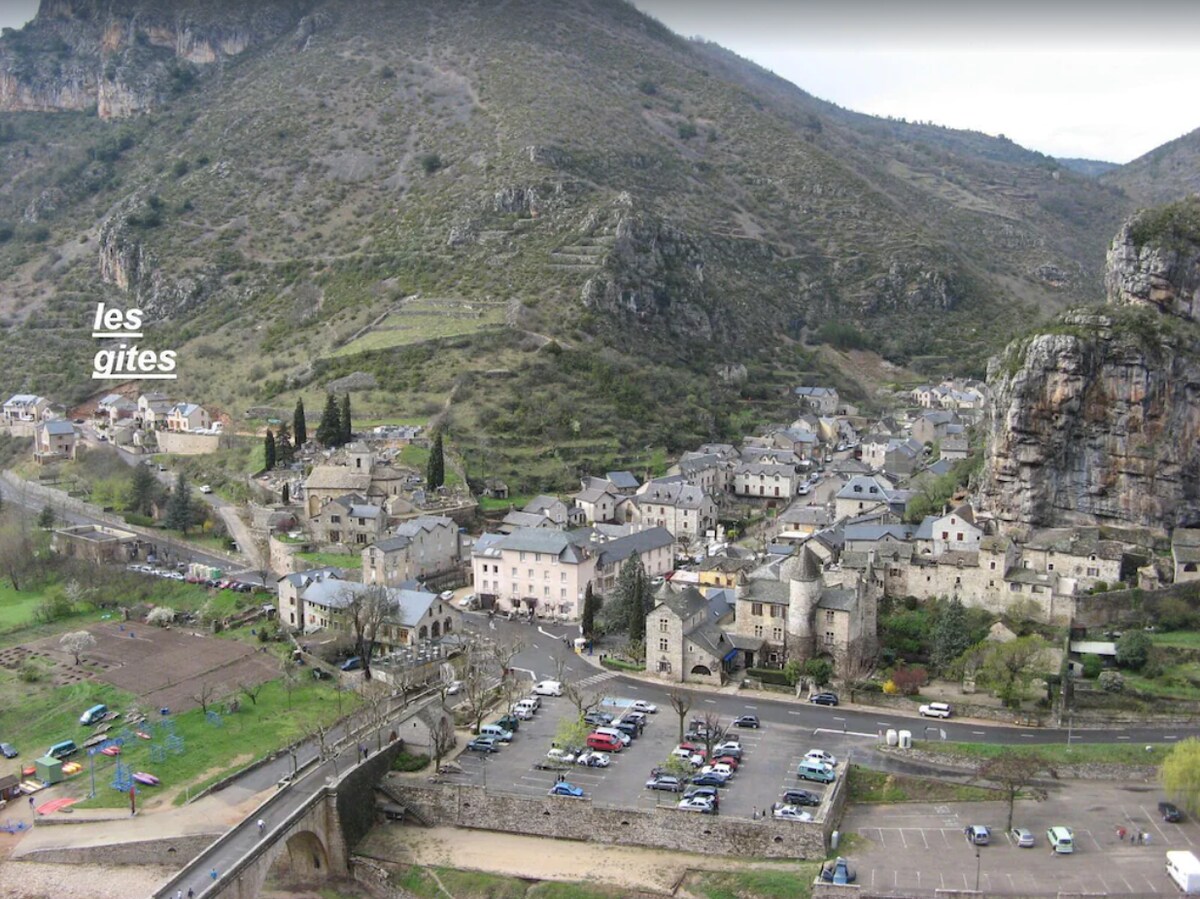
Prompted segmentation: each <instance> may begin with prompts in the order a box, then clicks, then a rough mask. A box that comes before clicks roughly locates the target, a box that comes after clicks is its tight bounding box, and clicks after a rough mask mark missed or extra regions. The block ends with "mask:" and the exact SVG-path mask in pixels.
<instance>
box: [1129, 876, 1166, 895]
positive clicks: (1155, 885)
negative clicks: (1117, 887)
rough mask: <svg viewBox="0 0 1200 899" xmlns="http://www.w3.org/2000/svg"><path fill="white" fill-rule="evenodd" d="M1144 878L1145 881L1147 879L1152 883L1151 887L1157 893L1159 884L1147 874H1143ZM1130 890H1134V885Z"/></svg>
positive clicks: (1147, 881)
mask: <svg viewBox="0 0 1200 899" xmlns="http://www.w3.org/2000/svg"><path fill="white" fill-rule="evenodd" d="M1142 880H1144V881H1146V883H1148V884H1150V889H1151V890H1152V891H1154V892H1155V893H1157V892H1158V891H1159V890H1158V885H1157V884H1156V883H1155V882H1154V881H1153V880H1151V879H1150V878H1149V877H1147V876H1146V875H1145V874H1143V875H1142ZM1129 892H1131V893H1132V892H1133V887H1130V888H1129Z"/></svg>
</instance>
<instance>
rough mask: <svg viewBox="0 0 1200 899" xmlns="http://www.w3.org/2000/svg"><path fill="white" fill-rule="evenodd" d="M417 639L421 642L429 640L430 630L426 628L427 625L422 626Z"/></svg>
mask: <svg viewBox="0 0 1200 899" xmlns="http://www.w3.org/2000/svg"><path fill="white" fill-rule="evenodd" d="M417 639H419V640H427V639H429V628H427V627H425V625H423V624H422V625H421V629H420V630H419V631H417Z"/></svg>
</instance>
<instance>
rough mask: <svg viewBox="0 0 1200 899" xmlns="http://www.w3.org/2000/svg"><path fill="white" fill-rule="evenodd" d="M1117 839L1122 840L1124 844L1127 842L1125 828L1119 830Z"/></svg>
mask: <svg viewBox="0 0 1200 899" xmlns="http://www.w3.org/2000/svg"><path fill="white" fill-rule="evenodd" d="M1117 839H1118V840H1120V841H1121V842H1122V843H1124V842H1125V828H1124V827H1118V828H1117Z"/></svg>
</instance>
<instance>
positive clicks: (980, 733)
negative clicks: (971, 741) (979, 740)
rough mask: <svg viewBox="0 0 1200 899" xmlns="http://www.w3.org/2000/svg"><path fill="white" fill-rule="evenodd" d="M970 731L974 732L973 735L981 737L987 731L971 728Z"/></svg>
mask: <svg viewBox="0 0 1200 899" xmlns="http://www.w3.org/2000/svg"><path fill="white" fill-rule="evenodd" d="M971 733H972V734H974V735H975V736H977V737H982V736H983V735H984V734H985V733H987V731H983V730H973V731H971Z"/></svg>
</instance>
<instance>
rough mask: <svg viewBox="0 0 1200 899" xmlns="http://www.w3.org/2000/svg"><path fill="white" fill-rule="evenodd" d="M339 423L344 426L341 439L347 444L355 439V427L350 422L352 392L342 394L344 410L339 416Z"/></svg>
mask: <svg viewBox="0 0 1200 899" xmlns="http://www.w3.org/2000/svg"><path fill="white" fill-rule="evenodd" d="M338 424H340V425H341V426H342V433H341V441H342V444H343V445H345V444H347V443H349V442H350V441H351V440H353V439H354V427H353V425H352V424H351V423H350V394H348V393H346V394H343V395H342V411H341V414H340V415H339V416H338Z"/></svg>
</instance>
